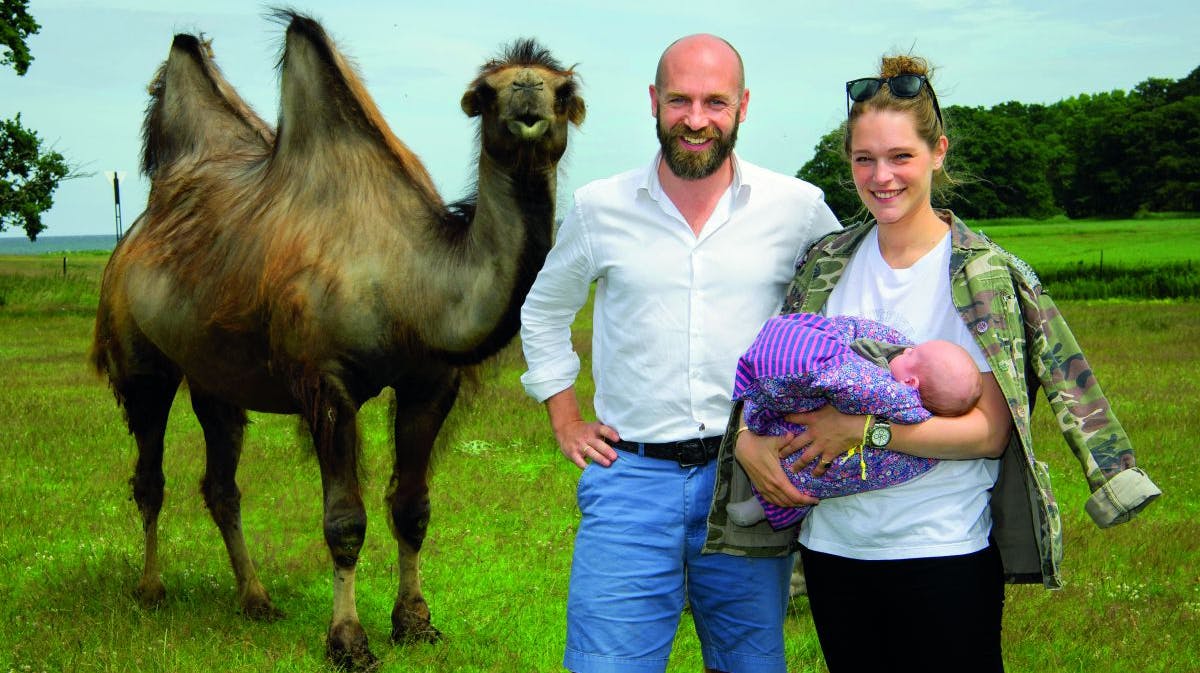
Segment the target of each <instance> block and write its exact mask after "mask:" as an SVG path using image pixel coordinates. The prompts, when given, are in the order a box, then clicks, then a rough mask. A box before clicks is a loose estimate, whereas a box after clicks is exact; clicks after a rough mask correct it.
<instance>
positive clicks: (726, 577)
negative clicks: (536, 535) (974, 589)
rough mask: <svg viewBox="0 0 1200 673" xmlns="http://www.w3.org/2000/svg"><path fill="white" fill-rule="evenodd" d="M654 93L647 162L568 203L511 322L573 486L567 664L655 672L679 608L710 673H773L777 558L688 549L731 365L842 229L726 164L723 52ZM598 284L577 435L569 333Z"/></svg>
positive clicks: (703, 54) (778, 625) (807, 204)
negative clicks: (816, 253)
mask: <svg viewBox="0 0 1200 673" xmlns="http://www.w3.org/2000/svg"><path fill="white" fill-rule="evenodd" d="M649 93H650V112H651V114H652V115H653V116H654V118H655V120H656V124H655V126H656V129H657V134H658V141H659V145H660V148H659V151H658V152H657V153H656V154H655V156H654V158H653V160H652V161H651V162H650V163H649V164H648V165H646V166H643V167H642V168H639V169H635V170H632V171H628V172H626V173H622V174H619V175H616V176H614V177H611V178H607V179H603V180H598V181H596V182H593V183H590V184H588V185H586V186H584V187H582V188H581V189H579V190H578V191H577V192H576V193H575V203H574V207H573V208H572V209H571V211H570V212H568V213H567V215H566V218H565V219H564V221H563V223H562V226H561V228H560V229H559V231H558V236H557V240H556V241H555V244H554V247H553V249H552V250H551V251H550V254H549V256H548V257H547V259H546V264H545V266H544V267H543V269H542V271H541V273H540V274H539V275H538V278H537V281H536V282H535V283H534V285H533V288H532V289H531V290H530V292H529V295H528V297H527V298H526V300H525V304H524V306H523V308H522V311H521V321H522V327H521V338H522V342H523V346H524V351H525V359H526V362H527V363H528V366H529V369H528V371H526V372H525V374H524V375H523V376H522V377H521V380H522V382H523V383H524V385H525V389H526V391H527V392H528V393H529V394H530V395H531V396H532V397H534V398H535V399H537V400H538V401H539V402H544V403H545V405H546V410H547V412H548V414H549V416H550V425H551V426H552V428H553V430H554V436H555V439H556V440H557V442H558V445H559V449H560V451H561V452H562V454H563V456H564V457H565V458H566V459H567V460H569V461H571V462H572V463H574V464H575V465H577V466H578V467H579V468H580V469H582V470H583V474H582V475H581V477H580V480H579V486H578V501H579V508H580V512H581V515H582V518H581V520H580V523H579V530H578V533H577V535H576V538H575V551H574V558H573V562H572V567H571V584H570V591H569V596H568V599H567V648H566V654H565V657H564V660H563V665H564V666H565V667H566V668H567V669H569V670H571V671H576V672H577V673H603V672H608V671H612V672H616V671H621V672H627V671H637V672H641V671H646V672H652V671H653V672H658V671H663V670H665V668H666V664H667V659H668V657H669V656H670V652H671V645H672V642H673V641H674V637H675V632H676V630H677V629H678V625H679V617H680V613H681V611H682V610H683V607H684V602H685V601H689V602H690V603H691V606H692V615H693V617H694V619H695V624H696V632H697V635H698V636H699V639H700V643H701V647H702V649H703V654H704V663H705V666H706V669H707V670H710V671H726V672H728V673H741V672H746V673H749V672H751V671H753V672H754V673H771V672H773V671H778V672H780V673H783V672H784V671H785V670H786V665H785V661H784V656H783V627H782V623H783V616H784V613H785V611H786V608H787V589H788V579H789V574H790V568H791V567H790V564H789V562H788V560H787V559H758V558H745V557H737V556H729V555H725V554H711V555H703V556H702V555H701V553H700V550H701V547H702V546H703V543H704V538H705V533H706V517H707V514H708V508H709V504H710V502H711V500H712V489H713V479H714V475H715V471H716V470H715V461H714V458H715V457H716V454H717V450H718V448H719V446H720V443H721V436H722V434H723V432H724V429H725V424H726V421H727V420H728V418H729V415H730V411H731V402H730V396H731V392H732V384H733V376H734V370H735V368H736V366H737V359H738V356H739V355H740V354H741V353H742V352H744V351H745V350H746V347H747V346H749V345H750V343H751V342H752V341H753V340H754V337H755V335H756V334H757V332H758V329H759V327H760V326H761V325H762V324H763V322H764V321H765V320H767V318H769V317H771V316H773V315H774V314H775V313H776V312H777V311H778V309H779V306H780V302H781V301H782V299H783V295H784V291H785V290H786V288H787V285H788V283H789V282H790V281H791V279H792V274H793V272H794V270H795V267H796V262H797V260H798V259H799V257H800V255H801V254H802V253H803V252H804V250H805V249H806V248H807V247H808V245H809V244H810V243H811V242H812V241H814V240H815V239H817V238H819V237H821V236H822V235H824V234H826V233H828V232H830V231H833V230H835V229H838V228H840V227H839V225H838V222H837V219H836V218H835V217H834V216H833V213H831V212H830V210H829V208H828V207H827V206H826V205H825V202H824V198H823V196H822V194H821V192H820V190H818V189H817V188H816V187H814V186H812V185H810V184H808V183H806V182H802V181H800V180H797V179H796V178H792V177H789V176H784V175H780V174H777V173H773V172H770V171H767V170H765V169H763V168H759V167H757V166H754V165H753V164H751V163H749V162H747V161H745V160H743V159H741V158H740V157H739V156H738V155H737V154H735V153H734V151H733V149H734V145H735V144H736V142H737V133H738V126H739V125H740V124H741V123H742V122H743V121H745V120H746V112H747V110H748V108H749V104H750V91H749V89H747V88H746V86H745V74H744V71H743V67H742V59H741V56H740V55H739V54H738V52H737V51H736V50H735V49H734V48H733V47H732V46H731V45H730V44H729V43H728V42H726V41H725V40H723V39H721V38H719V37H716V36H713V35H691V36H688V37H684V38H681V39H679V40H677V41H675V42H674V43H672V44H671V45H670V46H668V47H667V49H666V50H665V51H664V52H663V54H662V57H661V58H660V59H659V63H658V70H657V73H656V76H655V80H654V84H652V85H650V87H649ZM593 282H595V283H596V298H595V305H594V315H593V328H592V340H593V342H592V376H593V379H594V382H595V386H596V388H595V396H594V398H593V402H594V408H595V410H596V416H597V420H595V421H587V420H585V419H584V418H583V415H582V413H581V412H580V408H579V404H578V401H577V398H576V394H575V387H574V386H575V379H576V377H577V376H578V374H579V369H580V365H579V358H578V356H577V355H576V353H575V352H574V350H573V348H572V344H571V334H570V328H571V324H572V322H573V320H574V318H575V314H576V313H577V312H578V311H579V309H580V308H581V307H582V306H583V304H584V303H585V302H586V301H587V298H588V292H589V288H590V286H591V284H592V283H593Z"/></svg>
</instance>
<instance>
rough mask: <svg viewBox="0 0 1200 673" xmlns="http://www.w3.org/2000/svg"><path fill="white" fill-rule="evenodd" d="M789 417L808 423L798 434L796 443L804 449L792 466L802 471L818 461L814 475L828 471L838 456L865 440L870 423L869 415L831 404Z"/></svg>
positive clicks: (797, 422) (801, 422)
mask: <svg viewBox="0 0 1200 673" xmlns="http://www.w3.org/2000/svg"><path fill="white" fill-rule="evenodd" d="M786 418H787V420H788V421H790V422H792V423H796V424H797V425H803V426H804V427H805V429H804V432H801V433H800V434H799V435H796V445H797V446H799V447H802V449H803V450H802V451H801V453H800V456H799V457H798V458H797V459H796V462H794V463H792V470H793V471H794V472H799V471H801V470H803V469H804V468H805V466H807V465H808V464H809V463H816V464H815V465H813V476H814V477H819V476H821V475H823V474H825V470H827V469H829V468H830V467H831V466H832V465H833V460H834V458H837V457H838V456H840V455H842V454H843V453H846V452H847V451H849V450H850V449H852V448H854V447H856V446H858V445H859V444H861V443H862V439H863V431H864V430H865V428H866V424H867V417H866V416H850V415H847V414H843V413H842V412H840V411H838V410H837V409H835V408H834V407H833V406H832V405H829V404H827V405H825V406H823V407H821V408H819V409H816V410H814V411H809V412H804V413H795V414H789V415H788V416H787V417H786Z"/></svg>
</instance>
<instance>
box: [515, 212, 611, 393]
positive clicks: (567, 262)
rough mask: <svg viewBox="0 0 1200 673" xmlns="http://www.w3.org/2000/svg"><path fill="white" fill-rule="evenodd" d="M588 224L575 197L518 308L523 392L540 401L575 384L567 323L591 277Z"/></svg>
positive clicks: (575, 363) (584, 297)
mask: <svg viewBox="0 0 1200 673" xmlns="http://www.w3.org/2000/svg"><path fill="white" fill-rule="evenodd" d="M595 276H596V274H595V264H594V262H593V258H592V254H591V245H590V242H589V240H588V235H587V228H586V227H585V226H584V218H583V216H582V212H581V207H580V205H579V203H578V201H577V202H576V204H575V207H574V208H573V209H572V210H571V212H570V213H569V214H568V215H567V218H566V219H565V220H564V221H563V223H562V224H561V225H560V226H559V229H558V234H557V237H556V240H555V242H554V247H553V248H551V250H550V254H549V255H547V256H546V263H545V265H544V266H543V267H542V270H541V271H540V272H539V273H538V276H537V279H536V280H535V281H534V283H533V287H532V288H530V290H529V294H528V295H527V296H526V297H525V303H524V305H522V306H521V348H522V351H523V352H524V354H525V363H526V365H527V366H528V370H527V371H526V372H525V373H524V374H522V375H521V383H522V384H523V385H524V386H525V392H526V393H528V394H529V396H530V397H532V398H534V399H535V400H537V401H538V402H543V401H545V400H546V398H548V397H550V396H552V395H554V394H556V393H558V392H561V391H563V390H565V389H567V388H569V387H570V386H572V385H573V384H574V383H575V379H576V377H577V376H578V375H579V356H578V355H577V354H576V353H575V350H574V348H573V347H572V345H571V323H572V322H573V321H574V320H575V314H576V313H578V312H579V309H580V308H581V307H582V306H583V305H584V303H585V302H587V298H588V288H589V287H590V285H591V283H592V280H594V279H595Z"/></svg>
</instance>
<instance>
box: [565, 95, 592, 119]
mask: <svg viewBox="0 0 1200 673" xmlns="http://www.w3.org/2000/svg"><path fill="white" fill-rule="evenodd" d="M586 116H587V105H585V104H584V102H583V99H582V98H580V97H579V96H571V100H569V101H567V119H568V120H570V121H571V123H572V124H574V125H576V126H579V125H580V124H582V123H583V118H584V117H586Z"/></svg>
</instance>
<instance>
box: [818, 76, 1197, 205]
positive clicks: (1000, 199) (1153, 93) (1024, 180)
mask: <svg viewBox="0 0 1200 673" xmlns="http://www.w3.org/2000/svg"><path fill="white" fill-rule="evenodd" d="M942 112H943V114H944V117H945V123H946V130H947V136H948V137H949V138H950V142H951V145H950V153H949V155H948V157H947V161H946V169H947V173H948V174H949V176H950V178H951V179H952V181H953V183H952V184H951V185H950V186H949V188H948V189H946V190H943V191H942V193H940V194H938V193H935V194H934V201H935V205H939V206H942V207H947V208H950V209H952V210H953V211H954V212H955V214H957V215H959V216H960V217H963V218H965V219H989V218H999V217H1029V218H1038V219H1041V218H1048V217H1053V216H1056V215H1066V216H1067V217H1071V218H1086V217H1104V218H1129V217H1134V216H1136V215H1138V214H1139V213H1145V212H1200V67H1198V68H1196V69H1195V70H1193V71H1192V72H1191V74H1189V75H1188V76H1187V77H1184V78H1183V79H1180V80H1171V79H1165V78H1151V79H1147V80H1146V81H1144V82H1142V83H1141V84H1138V85H1137V86H1136V87H1134V88H1133V90H1132V91H1130V92H1128V93H1126V92H1124V91H1120V90H1116V91H1112V92H1110V93H1100V94H1092V95H1089V94H1080V95H1078V96H1075V97H1072V98H1068V99H1066V100H1062V101H1059V102H1057V103H1054V104H1051V105H1041V104H1025V103H1018V102H1008V103H1002V104H1000V105H996V106H993V107H991V108H983V107H966V106H960V105H952V106H950V107H948V108H947V107H944V108H942ZM844 132H845V124H844V123H843V124H842V125H841V127H839V128H837V129H834V130H833V131H830V132H829V133H827V134H826V135H825V136H823V137H822V138H821V140H820V142H818V143H817V146H816V148H815V155H814V156H813V158H812V159H811V160H809V161H808V163H806V164H804V167H803V168H801V169H800V170H799V171H798V172H797V173H796V176H797V177H799V178H802V179H804V180H807V181H809V182H811V183H813V184H815V185H817V186H818V187H821V188H822V189H824V190H825V198H826V200H827V201H828V202H829V205H830V207H831V208H833V211H834V212H835V213H838V215H840V216H841V217H842V218H843V219H857V218H858V217H860V216H861V214H862V213H863V210H862V204H861V202H860V201H859V199H858V196H857V195H856V194H855V191H854V183H853V181H852V180H851V177H850V168H849V164H848V163H847V161H846V159H845V158H844V156H843V153H842V139H843V137H844V136H843V134H844Z"/></svg>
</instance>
